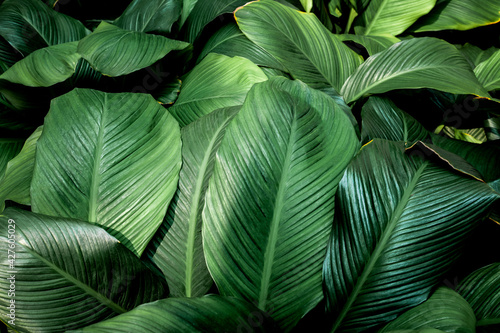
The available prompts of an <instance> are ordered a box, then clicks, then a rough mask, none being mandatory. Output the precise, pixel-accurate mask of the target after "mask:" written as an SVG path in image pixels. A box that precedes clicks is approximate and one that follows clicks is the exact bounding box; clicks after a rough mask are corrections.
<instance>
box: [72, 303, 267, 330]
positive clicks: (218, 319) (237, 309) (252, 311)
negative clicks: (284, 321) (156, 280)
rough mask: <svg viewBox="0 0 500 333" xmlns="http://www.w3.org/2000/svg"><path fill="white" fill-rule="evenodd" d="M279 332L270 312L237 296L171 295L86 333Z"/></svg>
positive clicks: (98, 325)
mask: <svg viewBox="0 0 500 333" xmlns="http://www.w3.org/2000/svg"><path fill="white" fill-rule="evenodd" d="M137 329H140V332H144V333H146V332H151V333H157V332H200V333H201V332H203V333H219V332H275V329H274V324H273V321H272V320H271V319H269V315H268V314H266V313H263V312H261V311H259V310H258V309H257V308H256V307H255V306H253V305H251V304H249V303H247V302H245V301H243V300H240V299H237V298H234V297H222V296H218V295H208V296H205V297H201V298H168V299H162V300H159V301H156V302H152V303H149V304H143V305H140V306H138V307H137V308H136V309H134V310H132V311H130V312H127V313H125V314H122V315H120V316H118V317H115V318H112V319H109V320H106V321H103V322H100V323H98V324H94V325H92V326H89V327H86V328H84V329H83V330H81V331H82V332H87V331H88V332H106V333H108V332H131V331H136V330H137Z"/></svg>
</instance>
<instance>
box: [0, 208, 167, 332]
mask: <svg viewBox="0 0 500 333" xmlns="http://www.w3.org/2000/svg"><path fill="white" fill-rule="evenodd" d="M0 226H1V230H2V231H1V232H0V250H1V253H2V254H1V257H0V258H1V260H0V266H1V268H2V269H1V270H0V290H1V293H0V304H1V305H0V313H1V314H2V320H4V318H5V316H6V314H8V313H9V308H8V306H9V305H10V299H14V300H15V322H14V323H15V326H14V325H11V327H12V328H14V329H15V330H16V331H21V332H63V331H65V330H68V329H76V328H80V327H83V326H87V325H90V324H92V323H95V322H99V321H100V320H103V319H107V318H110V317H112V316H115V315H117V314H120V313H124V312H126V311H128V310H132V309H133V308H134V307H136V306H138V305H139V304H142V303H147V302H152V301H155V300H158V299H160V298H162V297H166V295H167V294H168V287H167V285H166V283H164V282H162V280H160V279H159V278H157V277H156V276H155V275H154V274H153V273H152V272H151V271H149V270H148V269H147V268H146V266H145V265H144V264H143V263H142V262H141V261H140V260H139V259H138V258H137V257H136V256H134V255H133V254H132V253H131V252H130V251H129V250H128V249H127V248H125V247H124V246H123V245H122V244H120V242H119V241H118V240H117V239H116V238H114V237H112V236H110V235H109V234H108V233H106V232H105V231H104V230H103V229H101V228H99V227H97V226H94V225H91V224H89V223H86V222H83V221H77V220H72V219H64V218H56V217H50V216H44V215H39V214H33V213H30V212H26V211H23V210H17V209H12V208H8V209H6V210H5V212H4V213H3V214H2V215H0ZM9 251H11V252H9ZM14 253H15V254H14ZM8 254H10V255H12V256H13V257H15V259H12V258H13V257H10V258H9V257H8ZM7 258H9V259H12V260H7ZM12 276H14V277H15V282H14V284H15V288H13V289H15V295H14V296H12V297H9V295H8V294H9V289H12V288H11V287H10V284H11V283H12V282H13V281H11V280H8V279H9V278H10V277H12Z"/></svg>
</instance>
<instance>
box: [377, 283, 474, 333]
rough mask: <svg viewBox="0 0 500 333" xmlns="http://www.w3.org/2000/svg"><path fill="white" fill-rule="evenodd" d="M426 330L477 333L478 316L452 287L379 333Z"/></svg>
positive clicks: (403, 315)
mask: <svg viewBox="0 0 500 333" xmlns="http://www.w3.org/2000/svg"><path fill="white" fill-rule="evenodd" d="M426 328H434V329H439V330H441V331H444V332H460V333H475V332H476V317H475V316H474V311H472V308H471V306H470V305H469V303H467V301H466V300H465V299H464V298H463V297H462V296H460V295H459V294H458V293H456V292H455V291H453V290H452V289H450V288H447V287H441V288H438V289H437V290H436V291H435V292H434V294H433V295H432V296H431V297H430V298H429V299H428V300H427V301H425V302H424V303H422V304H420V305H419V306H417V307H415V308H413V309H411V310H408V311H406V312H405V313H403V314H402V315H401V316H399V317H398V318H397V319H396V320H394V321H393V322H391V323H390V324H388V325H387V326H385V327H384V328H383V329H382V330H380V331H379V332H378V333H389V332H394V331H396V330H420V329H426Z"/></svg>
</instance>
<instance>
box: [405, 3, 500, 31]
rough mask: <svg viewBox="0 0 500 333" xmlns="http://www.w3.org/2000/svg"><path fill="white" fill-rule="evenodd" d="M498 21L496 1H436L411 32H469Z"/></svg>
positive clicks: (499, 15) (499, 12)
mask: <svg viewBox="0 0 500 333" xmlns="http://www.w3.org/2000/svg"><path fill="white" fill-rule="evenodd" d="M499 21H500V10H499V4H498V0H438V1H436V7H434V9H433V10H432V11H431V12H430V13H429V14H427V15H425V16H423V17H422V18H421V19H419V20H418V21H417V22H416V23H415V25H414V26H413V27H411V28H410V30H411V31H415V32H422V31H439V30H469V29H473V28H477V27H480V26H483V25H488V24H494V23H497V22H499Z"/></svg>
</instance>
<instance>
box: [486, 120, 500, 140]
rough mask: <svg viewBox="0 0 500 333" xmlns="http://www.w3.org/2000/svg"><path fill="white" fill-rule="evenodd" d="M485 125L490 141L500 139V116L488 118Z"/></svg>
mask: <svg viewBox="0 0 500 333" xmlns="http://www.w3.org/2000/svg"><path fill="white" fill-rule="evenodd" d="M484 127H485V132H486V136H487V137H488V141H496V140H500V117H495V118H488V119H486V120H485V121H484Z"/></svg>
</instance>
